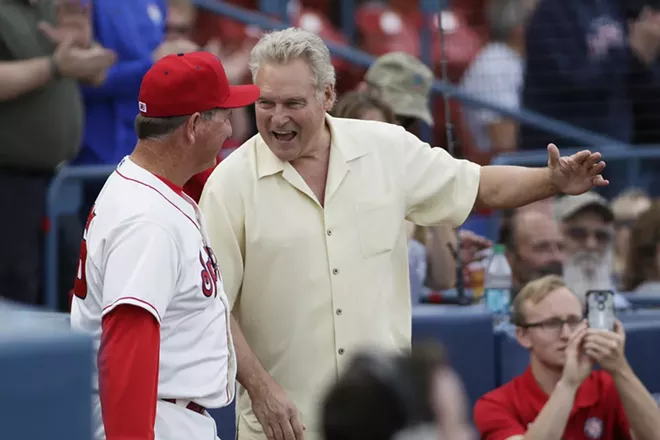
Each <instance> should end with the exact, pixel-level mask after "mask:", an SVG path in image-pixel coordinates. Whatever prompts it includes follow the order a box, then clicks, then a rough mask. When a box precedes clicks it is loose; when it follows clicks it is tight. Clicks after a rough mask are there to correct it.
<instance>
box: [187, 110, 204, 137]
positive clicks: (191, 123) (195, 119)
mask: <svg viewBox="0 0 660 440" xmlns="http://www.w3.org/2000/svg"><path fill="white" fill-rule="evenodd" d="M201 121H202V115H200V114H199V113H193V114H192V115H191V116H190V117H189V118H188V120H187V121H186V123H185V129H186V130H185V134H186V140H187V141H188V143H191V144H192V143H194V142H195V138H196V136H197V134H198V130H199V123H200V122H201Z"/></svg>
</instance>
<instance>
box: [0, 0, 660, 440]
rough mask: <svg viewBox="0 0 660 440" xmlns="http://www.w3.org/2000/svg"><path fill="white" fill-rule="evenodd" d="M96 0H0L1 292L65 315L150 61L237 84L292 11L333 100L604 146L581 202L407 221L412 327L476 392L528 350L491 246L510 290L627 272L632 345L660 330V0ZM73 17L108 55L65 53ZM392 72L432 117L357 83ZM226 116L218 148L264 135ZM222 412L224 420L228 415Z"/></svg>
mask: <svg viewBox="0 0 660 440" xmlns="http://www.w3.org/2000/svg"><path fill="white" fill-rule="evenodd" d="M90 2H91V5H89V6H91V7H87V6H85V7H83V8H78V9H75V8H73V9H69V10H66V8H64V9H63V8H61V7H60V8H56V7H55V1H54V0H37V1H32V0H30V1H27V0H2V1H0V205H1V206H2V216H0V234H2V235H1V237H2V241H3V244H2V249H3V250H2V251H0V297H4V298H6V299H8V300H11V301H17V302H19V303H25V304H29V305H32V306H35V307H37V308H39V309H43V310H48V311H50V312H60V313H62V315H61V316H62V317H64V316H65V315H64V314H65V313H66V312H67V311H68V304H69V298H70V297H69V292H70V291H71V288H72V286H73V281H74V278H75V274H76V271H77V267H78V259H79V253H80V240H81V238H82V236H83V230H84V224H85V221H86V217H87V213H88V212H89V208H90V207H91V204H92V203H93V201H94V199H95V197H96V195H97V194H98V192H99V190H100V188H101V186H102V184H103V181H104V180H105V178H106V177H107V176H108V175H109V174H110V173H111V172H112V170H113V169H114V167H115V166H116V164H117V163H118V162H119V160H121V158H123V157H124V156H125V155H127V154H129V153H130V151H131V150H132V148H133V146H134V144H135V141H136V138H135V134H134V132H133V121H134V118H135V115H136V114H137V95H138V91H139V85H140V81H141V78H142V75H143V74H144V73H145V72H146V71H147V70H148V68H149V67H150V66H151V65H152V63H153V62H154V61H155V60H157V59H159V58H160V57H162V56H165V55H167V54H171V53H178V52H187V51H192V50H207V51H211V52H213V53H215V54H217V55H218V56H219V57H220V58H221V59H222V61H223V64H224V66H225V69H226V71H227V74H228V78H229V80H230V82H232V83H234V84H241V83H249V82H251V78H250V76H249V71H248V66H247V62H248V58H249V54H250V50H251V49H252V47H253V45H254V44H255V42H256V41H257V40H258V39H259V37H260V36H261V35H262V34H263V33H264V32H266V31H268V30H271V29H280V28H285V27H289V26H297V27H301V28H303V29H305V30H308V31H311V32H314V33H317V34H319V35H320V36H321V37H323V38H324V39H325V41H326V42H327V44H328V46H329V47H330V50H331V53H332V55H333V62H334V65H335V69H336V71H337V79H338V83H337V89H338V96H339V102H338V105H337V108H336V109H335V110H334V112H333V114H335V115H338V116H345V117H353V118H363V119H382V120H391V122H395V123H398V124H400V125H404V126H405V128H406V129H408V130H409V131H412V132H414V133H415V134H417V135H418V136H420V137H421V138H422V139H424V140H426V141H428V142H429V143H430V144H431V145H432V146H434V147H437V148H446V149H448V150H449V151H450V153H451V154H453V155H454V156H456V157H459V158H465V159H469V160H471V161H475V162H477V163H480V164H482V165H487V164H509V165H526V166H544V165H545V164H546V161H547V152H546V146H547V144H548V143H550V142H553V143H555V144H557V145H558V146H559V148H560V149H561V151H562V153H563V154H570V153H571V152H573V151H575V150H577V149H584V148H587V149H591V150H592V151H600V152H602V153H603V156H604V159H605V160H606V162H607V168H606V170H605V173H604V174H605V178H607V179H609V180H610V185H609V186H608V187H606V188H602V189H599V190H598V192H597V193H596V192H594V193H590V194H589V195H587V196H585V197H583V198H580V199H579V200H565V199H558V200H547V201H542V202H539V203H536V204H534V205H530V206H527V207H524V208H520V209H518V210H515V211H512V212H474V213H473V214H472V215H471V216H470V217H469V218H468V220H467V221H466V223H465V224H464V225H463V227H462V228H461V229H460V230H459V231H454V230H451V229H449V230H447V229H443V228H420V227H417V226H415V225H410V241H409V244H410V269H411V270H410V273H411V288H412V291H413V298H412V302H413V304H414V306H415V307H414V310H415V311H414V319H413V334H414V335H415V336H414V337H415V338H416V339H420V338H431V339H435V340H441V341H443V342H444V343H445V345H446V348H447V353H448V358H449V359H450V362H451V363H452V365H453V366H454V367H455V368H456V370H457V372H458V373H459V375H460V376H461V378H462V380H463V382H464V383H465V384H466V388H467V395H468V398H469V400H470V403H474V401H475V399H476V398H477V397H479V396H480V395H482V394H483V393H484V392H486V391H488V390H490V389H492V388H494V387H495V386H497V385H499V384H501V383H504V382H506V381H507V380H509V379H510V378H511V377H513V376H514V375H515V374H518V373H519V372H520V371H522V370H521V368H524V366H525V365H526V362H527V358H526V357H525V356H526V353H524V352H518V351H516V350H519V347H517V345H516V344H515V340H514V339H513V337H512V336H511V332H510V331H509V332H508V333H507V329H506V328H499V329H496V331H494V330H493V319H492V313H493V310H492V308H491V309H488V308H484V307H482V304H480V299H481V298H483V297H484V292H485V291H486V290H487V289H488V287H489V286H488V270H489V265H490V263H491V262H492V261H494V257H493V258H492V257H491V256H492V255H493V254H495V255H502V256H504V257H505V259H506V264H505V265H507V266H508V269H505V270H504V272H506V271H507V270H508V271H509V272H508V275H507V276H508V277H509V278H508V280H509V281H507V282H508V283H509V288H510V289H511V291H512V293H513V295H515V293H516V291H517V290H518V289H519V288H520V287H521V286H523V285H524V284H525V283H527V282H529V281H531V280H533V279H535V278H538V277H540V276H542V275H545V274H549V273H560V274H563V275H564V277H565V279H566V281H567V283H569V284H570V285H571V286H572V287H573V288H574V289H576V290H578V291H580V292H584V291H585V290H588V289H589V288H607V289H610V290H615V291H616V292H617V295H619V296H620V297H622V300H621V302H620V304H622V306H621V308H622V309H625V310H626V313H628V315H627V316H629V318H630V319H635V320H642V321H643V322H644V323H645V325H647V324H648V325H649V326H650V327H648V328H647V327H644V326H642V327H643V328H642V330H640V331H641V332H642V333H640V334H642V336H639V337H640V338H642V339H640V341H643V342H639V343H632V344H630V345H631V346H632V347H638V349H639V350H642V349H643V350H642V351H645V350H646V347H648V345H645V344H647V343H653V342H654V343H657V340H658V339H657V338H658V336H660V312H658V314H657V315H655V314H654V313H655V312H656V311H654V310H652V309H654V308H656V307H658V306H660V300H657V297H656V296H655V295H660V264H659V260H658V252H657V249H659V248H658V247H657V245H658V244H660V210H659V209H658V207H657V204H656V202H655V198H656V197H657V196H658V195H660V126H659V124H658V123H657V119H658V116H660V114H659V110H658V107H659V105H658V104H660V62H659V61H658V56H659V55H660V0H460V1H458V0H444V1H440V0H389V1H365V0H233V1H220V0H90ZM17 5H18V6H17ZM35 11H36V12H35ZM44 22H45V23H51V24H52V26H51V27H50V28H48V26H44ZM85 22H87V24H85ZM58 23H59V24H58ZM63 23H68V25H69V26H71V27H74V28H76V29H78V30H79V31H80V30H81V29H82V31H81V32H79V33H80V34H85V32H87V33H88V35H87V39H88V40H89V41H88V42H87V44H88V45H92V46H95V47H99V48H105V49H107V50H110V51H112V52H113V53H114V55H113V57H114V58H113V59H112V60H111V61H109V62H107V65H106V64H104V60H100V58H101V56H100V55H98V54H97V55H98V57H97V58H94V57H92V55H89V56H90V57H92V58H89V59H82V58H81V59H77V60H76V59H73V58H71V57H69V58H66V57H65V56H64V55H62V54H66V50H67V48H66V47H63V43H62V39H61V35H59V34H58V33H57V32H58V31H60V30H61V25H62V24H63ZM86 26H87V27H86ZM53 54H55V55H53ZM388 54H389V55H390V56H391V55H392V54H396V55H395V58H394V59H395V62H394V67H391V66H390V67H389V69H390V70H389V71H388V70H387V68H384V71H385V72H386V73H387V72H389V75H390V76H387V74H383V73H382V70H381V71H379V72H381V73H380V74H379V73H378V72H375V71H374V72H372V73H373V74H370V73H368V69H369V68H370V66H372V65H373V63H374V61H375V60H377V59H381V60H383V59H387V58H380V57H383V56H388ZM406 55H407V56H406ZM51 56H53V57H54V58H53V62H54V63H55V67H56V68H57V70H58V75H59V76H61V77H62V78H63V80H62V81H57V82H56V84H52V82H51V83H48V84H46V85H45V86H44V84H45V83H46V81H47V80H43V81H42V83H41V84H38V79H35V80H34V81H35V82H34V84H32V88H30V86H29V85H26V84H25V83H26V82H27V81H28V79H27V78H28V76H29V72H28V71H29V70H30V68H29V66H28V67H24V68H25V69H26V70H25V71H24V72H23V73H21V72H20V71H17V70H14V71H13V72H14V73H13V74H12V72H10V71H9V69H8V68H7V65H8V64H10V63H11V62H13V61H17V60H30V59H32V58H34V59H37V58H39V57H51ZM72 59H73V61H72ZM90 60H91V61H90ZM406 60H411V61H406ZM106 61H107V60H106ZM66 63H68V64H66ZM94 63H97V64H98V65H97V64H94ZM418 64H420V65H421V66H422V67H419V66H418ZM84 66H87V70H85V68H84ZM397 69H398V70H397ZM16 72H18V73H16ZM401 72H404V73H403V74H402V73H401ZM405 72H409V74H407V73H405ZM3 75H4V76H3ZM7 75H9V76H7ZM11 75H13V76H11ZM429 75H430V76H429ZM8 78H9V79H13V81H14V82H13V83H12V84H14V85H13V86H11V87H10V86H9V85H8V84H10V82H9V79H8ZM21 78H23V82H22V83H21V81H20V79H21ZM383 78H390V79H389V80H388V81H390V82H395V81H401V84H403V85H402V86H401V87H402V88H403V89H404V90H407V91H408V92H409V93H410V94H413V95H414V94H418V95H420V96H422V97H423V98H424V99H425V100H428V108H429V110H430V115H426V114H423V113H424V111H423V109H422V111H421V112H412V113H411V112H406V111H405V110H400V109H398V108H397V103H396V102H387V101H388V100H387V99H386V98H387V95H386V93H385V91H384V90H383V93H382V96H380V97H379V98H378V99H375V98H374V100H369V99H366V98H364V97H362V98H363V99H360V98H359V97H356V94H359V93H362V92H364V91H365V90H367V89H369V88H370V87H371V88H372V89H373V88H374V87H375V88H381V89H383V88H384V89H386V88H387V86H388V83H387V81H385V83H382V80H383ZM392 78H394V79H392ZM397 78H398V79H397ZM379 82H380V84H379ZM3 83H4V86H3ZM40 87H41V88H40ZM369 96H372V95H369ZM380 98H382V99H380ZM417 110H419V109H417ZM369 112H371V113H369ZM233 118H234V119H233V121H232V123H233V136H232V138H231V139H228V140H227V142H226V143H225V145H224V146H223V148H222V150H221V157H219V160H222V158H223V157H226V156H227V155H228V154H231V152H232V151H233V150H234V149H235V148H237V147H238V146H240V145H241V144H242V143H243V142H244V141H246V140H247V139H249V138H250V137H251V136H253V135H254V134H255V133H256V127H255V124H254V117H253V109H252V108H247V109H245V110H244V111H240V112H239V111H237V112H235V113H234V115H233ZM640 216H641V217H640ZM494 243H499V244H501V246H498V247H497V249H496V248H493V247H492V245H493V244H494ZM447 244H450V245H449V246H447ZM496 275H497V274H496ZM640 298H641V299H640ZM642 310H643V311H644V312H643V313H642ZM48 316H52V315H48ZM55 316H59V315H55ZM6 319H9V318H6ZM39 319H40V318H39ZM63 319H64V318H63ZM7 322H8V321H7ZM48 322H49V325H50V321H48ZM0 323H1V321H0ZM7 327H11V326H7ZM649 328H650V330H649ZM630 331H633V330H630ZM635 331H637V330H635ZM628 337H629V338H631V339H633V340H634V338H635V336H634V334H629V336H628ZM649 338H650V339H649ZM649 341H653V342H649ZM466 347H468V348H469V350H468V349H466ZM631 350H632V349H631ZM514 352H515V353H514ZM516 353H517V354H516ZM637 355H638V358H634V359H637V361H635V360H634V359H632V360H630V362H631V364H634V367H635V371H636V372H637V373H638V375H640V377H641V378H642V379H643V380H644V382H645V384H646V385H647V387H648V388H649V389H650V390H651V391H652V392H656V393H657V392H660V382H659V379H658V377H657V373H653V371H656V372H657V367H658V366H660V365H659V363H660V362H651V364H652V365H649V359H650V358H649V354H648V353H646V354H644V353H642V352H638V353H637ZM629 356H630V355H629ZM653 356H655V354H653ZM633 357H634V355H633ZM635 362H637V363H635ZM16 368H17V369H16V370H15V371H17V372H18V371H20V368H18V367H16ZM62 368H66V367H62ZM653 368H655V370H653ZM223 411H224V412H222V413H221V414H220V415H219V416H218V417H219V418H220V419H222V420H224V421H225V423H223V425H226V424H227V423H226V422H227V420H230V419H231V417H233V416H231V415H228V414H229V412H227V411H228V410H223ZM54 423H55V422H54ZM230 425H231V423H230ZM232 435H233V434H232V433H231V432H230V431H227V432H225V438H231V437H232ZM16 438H17V437H16ZM25 438H27V437H25Z"/></svg>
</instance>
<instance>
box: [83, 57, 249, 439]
mask: <svg viewBox="0 0 660 440" xmlns="http://www.w3.org/2000/svg"><path fill="white" fill-rule="evenodd" d="M258 96H259V89H258V88H257V87H256V86H238V87H233V86H230V85H229V83H228V81H227V77H226V75H225V71H224V68H223V67H222V63H221V62H220V60H219V59H218V58H217V57H216V56H214V55H212V54H210V53H202V52H194V53H188V54H185V55H184V54H179V55H170V56H167V57H165V58H163V59H161V60H160V61H158V62H157V63H155V64H154V65H153V67H152V68H151V69H150V70H149V71H148V72H147V73H146V74H145V76H144V78H143V80H142V86H141V89H140V98H139V110H140V114H139V115H138V116H137V118H136V121H135V130H136V132H137V136H138V143H137V145H136V146H135V149H134V150H133V153H132V154H131V155H130V156H127V157H126V158H124V159H123V160H122V162H121V163H120V164H119V166H118V167H117V169H116V170H115V172H114V173H113V174H112V175H111V176H110V177H109V178H108V180H107V181H106V183H105V185H104V187H103V189H102V190H101V193H100V194H99V197H98V198H97V200H96V203H95V205H94V207H93V208H92V212H91V213H90V215H89V218H88V221H87V225H86V227H85V232H84V236H83V240H82V244H81V251H80V263H79V267H78V272H77V274H76V279H75V286H74V297H73V302H72V307H71V325H72V327H74V328H77V329H80V330H83V331H86V332H88V333H90V334H91V335H92V337H93V338H94V340H95V341H96V342H97V343H98V344H99V352H98V364H97V367H98V375H97V376H96V375H95V377H98V381H97V382H96V383H95V384H94V393H93V395H94V415H95V427H94V428H95V438H99V439H103V438H107V439H108V440H113V439H128V438H130V439H135V440H137V439H144V440H147V439H154V438H155V439H157V440H175V439H184V438H185V439H196V438H208V436H209V435H213V434H214V433H215V432H217V428H216V426H215V422H214V420H213V418H212V417H211V416H210V415H209V414H208V412H207V411H206V408H219V407H223V406H226V405H228V404H229V403H231V401H232V400H233V398H234V388H235V378H236V356H235V354H234V348H233V341H232V336H231V332H230V326H229V313H230V310H229V307H228V305H227V298H226V296H225V292H224V290H223V285H222V281H221V280H222V278H221V276H220V273H219V270H218V267H217V264H216V262H215V256H214V255H213V252H212V251H211V248H210V247H209V245H208V240H207V238H206V231H205V226H204V220H203V218H202V215H201V213H200V212H199V210H198V208H197V204H196V203H195V202H194V201H193V200H192V199H191V198H190V197H188V196H187V195H185V194H184V193H183V190H182V186H183V184H184V183H186V182H187V181H188V180H190V178H191V177H192V176H193V175H194V174H196V173H199V172H201V171H202V170H204V169H207V168H209V166H211V165H212V164H213V163H214V162H215V158H216V157H217V155H218V151H219V149H220V147H221V145H222V143H223V142H224V140H225V139H226V138H227V137H228V136H230V135H231V123H230V120H229V116H230V113H231V109H232V108H236V107H241V106H245V105H248V104H251V103H253V102H254V101H255V100H256V99H257V97H258Z"/></svg>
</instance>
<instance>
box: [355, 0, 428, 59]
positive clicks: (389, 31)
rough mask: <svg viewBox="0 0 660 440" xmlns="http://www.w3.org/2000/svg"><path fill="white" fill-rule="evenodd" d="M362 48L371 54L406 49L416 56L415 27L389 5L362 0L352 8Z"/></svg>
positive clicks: (418, 49) (403, 50)
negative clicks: (354, 8) (363, 1)
mask: <svg viewBox="0 0 660 440" xmlns="http://www.w3.org/2000/svg"><path fill="white" fill-rule="evenodd" d="M356 24H357V30H358V34H359V38H360V47H361V48H362V50H364V51H366V52H369V53H370V54H372V55H376V56H379V55H383V54H386V53H388V52H406V53H409V54H411V55H414V56H417V57H419V55H420V42H419V30H418V29H416V28H415V26H414V25H413V24H412V23H411V22H409V21H407V20H405V19H404V17H403V16H402V15H401V14H400V13H399V12H397V11H396V10H394V9H393V8H391V7H388V6H386V5H383V4H381V3H371V2H369V3H365V4H363V5H362V6H360V7H359V8H358V10H357V12H356Z"/></svg>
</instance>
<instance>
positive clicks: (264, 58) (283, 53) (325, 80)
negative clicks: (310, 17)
mask: <svg viewBox="0 0 660 440" xmlns="http://www.w3.org/2000/svg"><path fill="white" fill-rule="evenodd" d="M298 58H302V59H303V60H305V62H306V63H307V65H308V66H309V69H310V70H311V72H312V76H313V77H314V88H315V90H316V94H317V96H318V97H319V98H322V97H323V94H324V93H325V89H326V87H327V86H329V85H330V86H332V88H333V89H334V86H335V82H336V75H335V68H334V66H333V65H332V61H331V60H330V50H329V49H328V46H326V44H325V43H324V42H323V40H322V39H321V37H319V36H318V35H316V34H314V33H312V32H308V31H305V30H302V29H299V28H293V27H291V28H287V29H284V30H281V31H275V32H270V33H267V34H264V35H263V36H262V37H261V39H260V40H259V41H258V42H257V44H256V45H255V46H254V48H253V49H252V52H251V53H250V64H249V65H250V72H251V73H252V81H253V82H256V79H257V72H258V71H259V68H260V67H261V65H262V64H264V63H274V64H287V63H289V62H291V61H293V60H295V59H298Z"/></svg>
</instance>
